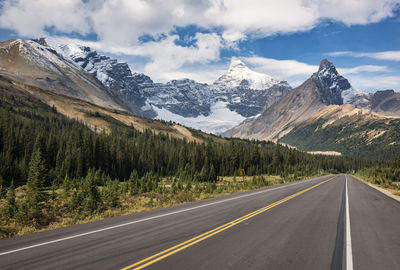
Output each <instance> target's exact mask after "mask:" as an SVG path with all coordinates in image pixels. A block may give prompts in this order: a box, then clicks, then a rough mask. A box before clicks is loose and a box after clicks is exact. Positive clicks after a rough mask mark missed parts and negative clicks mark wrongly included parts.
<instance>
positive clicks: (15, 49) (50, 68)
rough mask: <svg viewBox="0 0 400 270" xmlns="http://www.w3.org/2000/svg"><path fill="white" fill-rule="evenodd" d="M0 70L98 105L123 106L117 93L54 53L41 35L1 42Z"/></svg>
mask: <svg viewBox="0 0 400 270" xmlns="http://www.w3.org/2000/svg"><path fill="white" fill-rule="evenodd" d="M0 74H3V75H5V76H7V77H10V78H13V79H14V80H16V81H18V82H22V83H26V84H29V85H33V86H37V87H41V88H44V89H49V90H53V91H57V92H59V93H62V94H66V95H69V96H73V97H77V98H80V99H83V100H86V101H90V102H93V103H96V104H99V105H101V106H105V107H109V108H116V109H125V108H126V107H125V105H124V102H123V101H122V100H121V99H120V98H119V97H118V96H117V95H115V94H114V93H112V91H109V90H108V89H107V88H106V87H104V86H103V84H102V83H101V82H100V81H98V80H96V79H95V78H94V77H93V76H92V75H90V74H89V73H87V72H84V71H83V70H82V69H81V68H80V67H79V66H77V65H76V64H75V62H74V61H71V60H70V59H68V58H65V57H63V56H62V55H60V54H59V53H57V51H55V50H54V49H53V48H52V47H50V46H49V45H48V44H47V43H46V41H45V40H44V39H38V40H21V39H13V40H9V41H6V42H0Z"/></svg>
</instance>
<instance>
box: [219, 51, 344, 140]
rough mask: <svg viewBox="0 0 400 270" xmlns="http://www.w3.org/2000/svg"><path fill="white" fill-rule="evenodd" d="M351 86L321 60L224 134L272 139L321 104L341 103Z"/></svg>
mask: <svg viewBox="0 0 400 270" xmlns="http://www.w3.org/2000/svg"><path fill="white" fill-rule="evenodd" d="M350 89H352V87H351V85H350V83H349V82H348V81H347V79H345V78H344V77H343V76H341V75H339V74H338V72H337V70H336V68H335V67H334V66H333V64H332V63H330V62H329V61H327V60H326V59H324V60H322V61H321V63H320V66H319V70H318V72H316V73H314V74H313V75H312V76H311V77H310V78H309V79H308V80H306V81H305V82H304V83H303V84H301V85H300V86H298V87H296V88H295V89H293V90H292V91H290V93H288V94H287V95H286V96H284V97H283V98H282V99H280V100H279V101H277V102H275V103H274V104H273V105H271V106H270V107H268V108H266V109H265V110H264V111H263V112H262V113H261V115H260V116H259V117H257V118H256V119H254V120H252V121H248V122H245V123H243V124H242V125H239V126H237V127H235V128H233V129H232V130H229V131H227V132H226V133H225V134H224V135H225V136H234V137H243V138H252V139H263V140H273V139H277V138H279V137H281V136H282V134H284V133H285V132H288V131H290V128H291V127H292V125H293V124H295V123H299V122H301V121H303V120H305V119H307V118H309V117H310V116H311V115H313V114H314V113H315V112H316V111H318V110H320V109H321V108H322V107H324V106H326V105H331V104H339V105H340V104H343V98H342V92H343V91H348V90H350Z"/></svg>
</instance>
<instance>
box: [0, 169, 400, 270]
mask: <svg viewBox="0 0 400 270" xmlns="http://www.w3.org/2000/svg"><path fill="white" fill-rule="evenodd" d="M346 179H347V180H346ZM346 187H347V188H346ZM346 205H348V207H346ZM399 224H400V203H399V202H398V201H395V200H394V199H392V198H389V197H387V196H386V195H384V194H382V193H380V192H379V191H377V190H375V189H373V188H371V187H370V186H368V185H366V184H364V183H362V182H360V181H359V180H356V179H354V178H352V177H351V176H346V175H333V176H324V177H319V178H314V179H311V180H304V181H299V182H295V183H289V184H284V185H280V186H273V187H268V188H265V189H261V190H256V191H250V192H245V193H240V194H234V195H230V196H224V197H220V198H215V199H207V200H204V201H200V202H194V203H188V204H184V205H179V206H175V207H169V208H164V209H158V210H154V211H148V212H143V213H138V214H134V215H127V216H122V217H116V218H111V219H107V220H103V221H97V222H93V223H87V224H80V225H74V226H71V227H68V228H62V229H57V230H52V231H46V232H40V233H35V234H31V235H27V236H23V237H18V238H13V239H5V240H1V241H0V269H122V268H125V269H142V268H146V269H308V270H310V269H399V267H400V230H399Z"/></svg>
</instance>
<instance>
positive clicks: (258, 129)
mask: <svg viewBox="0 0 400 270" xmlns="http://www.w3.org/2000/svg"><path fill="white" fill-rule="evenodd" d="M385 104H386V105H385ZM399 104H400V102H399V95H397V94H394V92H392V91H381V92H377V93H375V94H374V95H372V94H368V93H365V92H363V91H360V90H356V89H354V88H353V87H352V86H351V84H350V83H349V81H348V80H347V79H346V78H344V77H343V76H341V75H340V74H339V73H338V72H337V70H336V68H335V66H334V65H333V64H332V63H331V62H329V61H328V60H326V59H324V60H322V61H321V63H320V66H319V69H318V72H316V73H314V74H312V76H311V77H310V78H309V79H307V80H306V81H305V82H304V83H303V84H301V85H300V86H298V87H296V88H295V89H293V90H292V91H290V92H289V93H288V94H287V95H286V96H285V97H283V98H282V99H280V100H279V101H277V102H276V103H274V104H273V105H271V106H270V107H268V108H266V109H265V110H264V111H263V112H262V113H261V115H260V116H258V117H257V118H254V119H252V120H250V121H246V122H243V123H242V124H241V125H239V126H237V127H234V128H232V129H231V130H228V131H227V132H225V133H224V135H225V136H233V137H240V138H251V139H260V140H277V139H280V141H281V142H284V143H287V144H290V145H293V146H296V147H299V148H300V149H301V150H307V151H339V152H342V153H347V154H349V153H351V154H356V153H360V151H363V150H365V149H375V150H377V149H379V147H380V148H385V147H387V146H388V145H391V147H398V146H399V145H398V138H399V137H398V136H400V127H399V126H394V127H393V126H392V125H393V124H396V125H397V122H399V121H398V119H396V118H393V119H390V118H388V117H387V116H386V115H383V114H382V113H381V112H385V113H386V114H388V113H391V114H392V115H393V114H395V113H396V112H399V111H400V110H398V108H399V107H398V106H399ZM371 108H372V110H373V111H371ZM378 111H380V113H377V112H378ZM383 134H385V135H383ZM396 140H397V141H396ZM378 146H379V147H378ZM360 149H361V150H360Z"/></svg>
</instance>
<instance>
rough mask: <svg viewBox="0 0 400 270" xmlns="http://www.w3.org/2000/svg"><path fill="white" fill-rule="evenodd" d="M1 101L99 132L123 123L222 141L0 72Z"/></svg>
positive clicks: (188, 137)
mask: <svg viewBox="0 0 400 270" xmlns="http://www.w3.org/2000/svg"><path fill="white" fill-rule="evenodd" d="M2 102H5V103H9V104H13V106H14V107H15V111H17V112H19V113H23V114H24V115H27V116H29V113H27V112H29V111H30V110H32V108H39V107H42V106H44V105H45V106H46V107H49V108H50V107H51V108H52V110H53V111H55V112H56V113H59V114H62V115H63V116H65V117H68V118H71V119H75V120H78V121H82V122H83V123H85V125H87V126H88V127H89V128H91V129H92V130H94V131H96V132H101V131H104V132H106V133H110V132H111V129H112V127H113V126H123V127H134V128H135V129H136V130H138V131H140V132H145V131H150V132H152V133H155V134H159V133H162V134H165V135H168V136H169V137H171V138H177V139H185V140H186V141H188V142H204V141H206V140H207V141H210V140H211V141H222V139H221V138H217V137H215V136H212V135H209V134H205V133H202V132H199V131H194V130H191V129H189V128H186V127H183V126H181V125H179V124H174V123H165V122H163V121H158V120H153V119H147V118H142V117H138V116H136V115H132V114H131V113H129V112H127V111H125V110H117V109H111V108H109V107H102V106H99V105H97V104H93V103H90V102H88V101H85V100H82V99H79V98H75V97H72V96H70V95H64V94H61V93H58V92H55V91H51V90H47V89H43V88H40V87H36V86H32V85H28V84H25V83H21V82H19V81H15V80H14V79H13V78H10V77H6V76H4V75H0V104H1V103H2ZM24 112H25V113H24Z"/></svg>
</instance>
